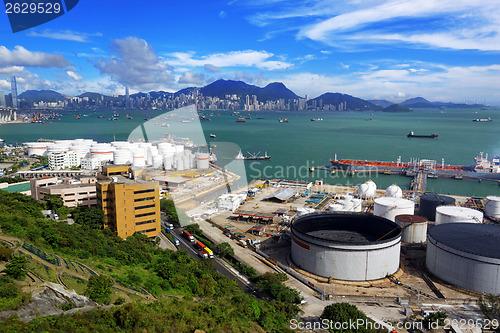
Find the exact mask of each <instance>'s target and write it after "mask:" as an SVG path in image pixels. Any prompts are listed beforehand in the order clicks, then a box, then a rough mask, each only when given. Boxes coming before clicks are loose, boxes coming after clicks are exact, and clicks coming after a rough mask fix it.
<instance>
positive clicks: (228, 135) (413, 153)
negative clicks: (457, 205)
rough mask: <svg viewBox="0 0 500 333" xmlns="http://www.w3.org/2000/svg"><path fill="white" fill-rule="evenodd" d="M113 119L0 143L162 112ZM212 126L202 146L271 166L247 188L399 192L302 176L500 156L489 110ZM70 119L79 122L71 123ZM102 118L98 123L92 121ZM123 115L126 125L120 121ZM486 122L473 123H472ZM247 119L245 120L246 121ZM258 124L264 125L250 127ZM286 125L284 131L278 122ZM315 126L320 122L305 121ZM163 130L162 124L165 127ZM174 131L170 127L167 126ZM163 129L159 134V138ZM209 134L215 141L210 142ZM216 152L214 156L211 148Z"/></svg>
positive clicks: (206, 127) (91, 134)
mask: <svg viewBox="0 0 500 333" xmlns="http://www.w3.org/2000/svg"><path fill="white" fill-rule="evenodd" d="M119 112H120V119H119V120H116V121H109V120H108V118H110V117H112V115H113V111H110V110H99V109H98V110H95V112H93V111H92V110H78V111H75V112H61V113H63V114H64V116H63V117H62V118H61V120H58V121H53V122H52V123H49V124H31V123H28V124H1V125H0V137H1V138H3V139H5V141H6V143H7V144H16V143H18V144H20V143H22V142H27V141H36V140H37V139H39V138H46V139H74V138H90V139H94V140H96V141H99V142H110V141H113V140H126V139H127V138H128V136H129V134H130V132H131V131H132V130H133V129H134V128H136V127H137V126H139V125H140V124H141V123H143V122H145V120H144V117H145V116H151V117H155V116H158V115H161V114H163V113H165V112H168V111H158V110H147V111H144V110H120V111H119ZM200 113H202V114H204V115H206V116H207V117H208V118H210V119H211V121H201V125H202V128H203V131H204V133H205V137H206V140H207V142H218V143H223V142H229V143H233V144H234V147H239V148H240V149H241V151H242V153H243V154H244V155H249V154H256V153H259V154H260V155H263V154H264V153H265V152H267V154H268V155H269V156H271V159H270V160H264V161H250V160H247V161H245V167H246V176H247V178H248V179H249V180H252V179H258V178H286V179H298V180H309V181H314V180H323V181H324V182H325V183H327V184H338V185H359V184H361V183H363V182H365V181H366V180H368V179H371V180H373V181H375V183H376V184H377V186H378V188H385V187H387V186H389V185H390V184H393V183H397V184H398V185H399V186H401V187H402V188H404V189H407V188H408V187H409V184H410V181H411V178H408V177H404V176H396V175H383V174H380V175H379V174H371V175H365V174H358V175H355V176H347V175H345V174H344V173H342V172H338V173H336V174H334V175H331V174H330V172H327V171H323V170H315V171H314V172H310V171H309V167H311V166H329V165H330V162H329V160H330V159H332V158H334V157H335V155H336V156H337V157H338V158H349V159H360V160H378V161H396V160H397V159H398V157H399V156H401V160H402V161H403V162H407V161H409V160H410V159H411V158H419V159H433V160H436V161H437V163H438V164H441V162H442V159H444V163H445V164H452V165H471V164H472V163H473V158H474V157H475V156H478V155H479V153H480V152H485V153H488V154H489V157H490V159H491V158H492V157H493V156H494V155H498V154H500V131H498V123H499V122H500V117H498V115H500V110H498V109H494V108H489V109H487V110H480V109H478V108H461V109H453V108H447V109H444V110H441V109H415V110H414V111H413V112H403V113H386V112H380V111H377V112H374V111H366V112H359V111H344V112H332V111H330V112H298V111H297V112H272V111H259V112H248V111H239V113H240V115H241V116H245V117H246V118H247V120H246V122H243V123H237V122H236V119H237V115H234V114H233V112H231V111H200ZM76 114H79V115H80V119H76ZM101 114H104V115H105V118H98V117H97V116H98V115H101ZM126 114H130V115H131V116H132V117H133V119H127V118H126V117H125V115H126ZM488 117H491V118H492V119H493V121H492V122H473V121H472V120H473V119H474V118H488ZM249 118H250V119H249ZM257 118H264V119H257ZM283 118H288V122H287V123H280V122H279V119H283ZM311 118H322V119H323V121H311ZM167 123H169V122H167ZM169 124H170V125H171V126H175V121H172V122H170V123H169ZM168 131H169V128H168V127H165V132H168ZM410 131H413V132H415V134H433V133H435V134H438V135H439V139H436V140H434V139H426V138H408V137H407V134H408V133H409V132H410ZM211 133H213V134H215V135H216V138H210V137H209V135H210V134H211ZM215 151H216V152H217V148H215ZM237 153H238V151H237V148H233V149H232V150H229V151H228V150H224V151H219V154H220V155H218V162H217V163H218V164H220V165H225V164H227V163H230V162H231V161H232V160H233V158H234V156H235V155H236V154H237ZM427 190H428V191H434V192H438V193H445V194H457V195H470V196H481V197H482V196H486V195H499V194H500V186H498V183H497V182H493V181H486V180H483V181H482V182H479V181H478V180H470V179H464V180H455V179H444V178H439V179H429V180H428V184H427Z"/></svg>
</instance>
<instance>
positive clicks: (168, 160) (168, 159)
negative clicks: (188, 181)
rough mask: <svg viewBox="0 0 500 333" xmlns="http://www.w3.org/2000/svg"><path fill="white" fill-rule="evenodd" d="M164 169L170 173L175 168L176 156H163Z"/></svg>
mask: <svg viewBox="0 0 500 333" xmlns="http://www.w3.org/2000/svg"><path fill="white" fill-rule="evenodd" d="M163 168H164V169H165V170H166V171H168V170H172V169H173V168H174V154H173V153H170V154H165V155H163Z"/></svg>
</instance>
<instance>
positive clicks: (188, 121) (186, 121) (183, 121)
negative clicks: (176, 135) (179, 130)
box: [181, 120, 191, 123]
mask: <svg viewBox="0 0 500 333" xmlns="http://www.w3.org/2000/svg"><path fill="white" fill-rule="evenodd" d="M190 122H191V120H181V123H190Z"/></svg>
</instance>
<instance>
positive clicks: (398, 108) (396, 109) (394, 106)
mask: <svg viewBox="0 0 500 333" xmlns="http://www.w3.org/2000/svg"><path fill="white" fill-rule="evenodd" d="M382 111H384V112H412V110H411V109H408V108H407V107H405V106H402V105H399V104H392V105H390V106H388V107H386V108H384V109H383V110H382Z"/></svg>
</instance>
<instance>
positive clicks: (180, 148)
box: [174, 145, 184, 153]
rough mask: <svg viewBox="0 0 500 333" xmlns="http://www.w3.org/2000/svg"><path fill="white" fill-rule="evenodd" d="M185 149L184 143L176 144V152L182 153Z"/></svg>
mask: <svg viewBox="0 0 500 333" xmlns="http://www.w3.org/2000/svg"><path fill="white" fill-rule="evenodd" d="M183 151H184V146H183V145H175V146H174V152H176V153H182V152H183Z"/></svg>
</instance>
